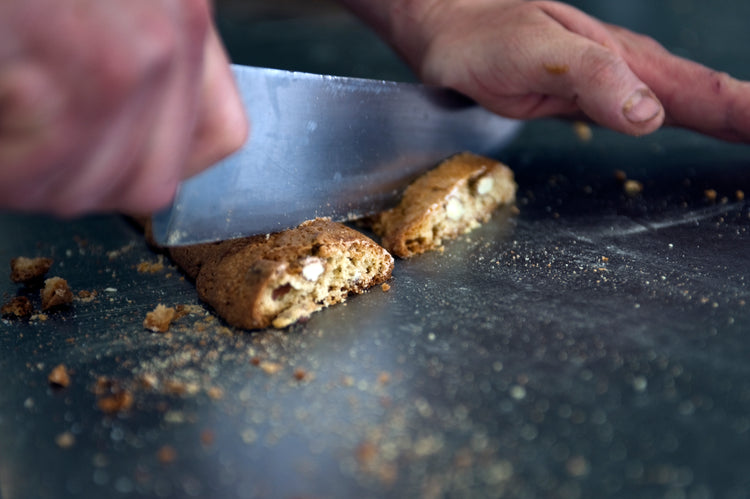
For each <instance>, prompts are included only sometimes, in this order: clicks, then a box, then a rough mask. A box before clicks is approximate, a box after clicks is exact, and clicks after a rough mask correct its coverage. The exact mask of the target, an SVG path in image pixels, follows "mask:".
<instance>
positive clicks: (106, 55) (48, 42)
mask: <svg viewBox="0 0 750 499" xmlns="http://www.w3.org/2000/svg"><path fill="white" fill-rule="evenodd" d="M247 132H248V123H247V119H246V117H245V115H244V111H243V107H242V105H241V102H240V99H239V96H238V94H237V90H236V88H235V85H234V80H233V79H232V75H231V72H230V70H229V64H228V60H227V57H226V54H225V53H224V50H223V48H222V46H221V42H220V41H219V38H218V36H217V34H216V32H215V30H214V28H213V25H212V21H211V9H210V3H209V1H208V0H108V1H106V2H90V1H85V0H66V1H64V2H60V1H59V0H5V1H3V2H1V3H0V208H10V209H16V210H24V211H42V212H47V213H53V214H57V215H62V216H74V215H79V214H83V213H88V212H94V211H105V210H107V211H109V210H118V211H123V212H132V213H147V212H151V211H154V210H157V209H159V208H161V207H163V206H164V205H165V204H167V203H168V202H169V201H170V200H171V198H172V197H173V195H174V192H175V190H176V187H177V184H178V182H179V181H180V180H182V179H183V178H185V177H188V176H190V175H192V174H195V173H197V172H199V171H201V170H203V169H205V168H206V167H208V166H210V165H211V164H213V163H215V162H216V161H218V160H219V159H221V158H222V157H224V156H226V155H227V154H229V153H231V152H233V151H234V150H235V149H237V148H238V147H239V146H240V145H241V144H242V143H243V142H244V140H245V137H246V135H247Z"/></svg>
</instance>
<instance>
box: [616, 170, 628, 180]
mask: <svg viewBox="0 0 750 499" xmlns="http://www.w3.org/2000/svg"><path fill="white" fill-rule="evenodd" d="M627 179H628V175H627V173H625V172H624V171H622V170H615V180H617V181H618V182H625V181H626V180H627Z"/></svg>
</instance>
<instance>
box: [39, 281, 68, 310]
mask: <svg viewBox="0 0 750 499" xmlns="http://www.w3.org/2000/svg"><path fill="white" fill-rule="evenodd" d="M41 296H42V310H50V309H52V308H58V307H65V306H68V305H70V304H71V303H73V292H72V291H71V290H70V287H69V286H68V281H66V280H65V279H63V278H62V277H50V278H49V279H47V280H45V281H44V288H43V289H42V291H41Z"/></svg>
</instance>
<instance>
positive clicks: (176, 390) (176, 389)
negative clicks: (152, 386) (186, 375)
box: [164, 379, 188, 396]
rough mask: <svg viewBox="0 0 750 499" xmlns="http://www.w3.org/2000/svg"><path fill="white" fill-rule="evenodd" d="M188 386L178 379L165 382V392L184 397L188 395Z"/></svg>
mask: <svg viewBox="0 0 750 499" xmlns="http://www.w3.org/2000/svg"><path fill="white" fill-rule="evenodd" d="M187 391H188V389H187V385H186V384H185V383H183V382H182V381H179V380H176V379H168V380H166V381H165V382H164V392H165V393H168V394H170V395H178V396H182V395H185V394H186V393H187Z"/></svg>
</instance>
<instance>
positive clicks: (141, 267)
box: [136, 255, 164, 274]
mask: <svg viewBox="0 0 750 499" xmlns="http://www.w3.org/2000/svg"><path fill="white" fill-rule="evenodd" d="M136 269H137V270H138V272H139V273H141V274H156V273H157V272H161V271H162V270H164V256H163V255H159V256H158V257H157V260H156V261H155V262H141V263H139V264H138V266H137V267H136Z"/></svg>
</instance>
